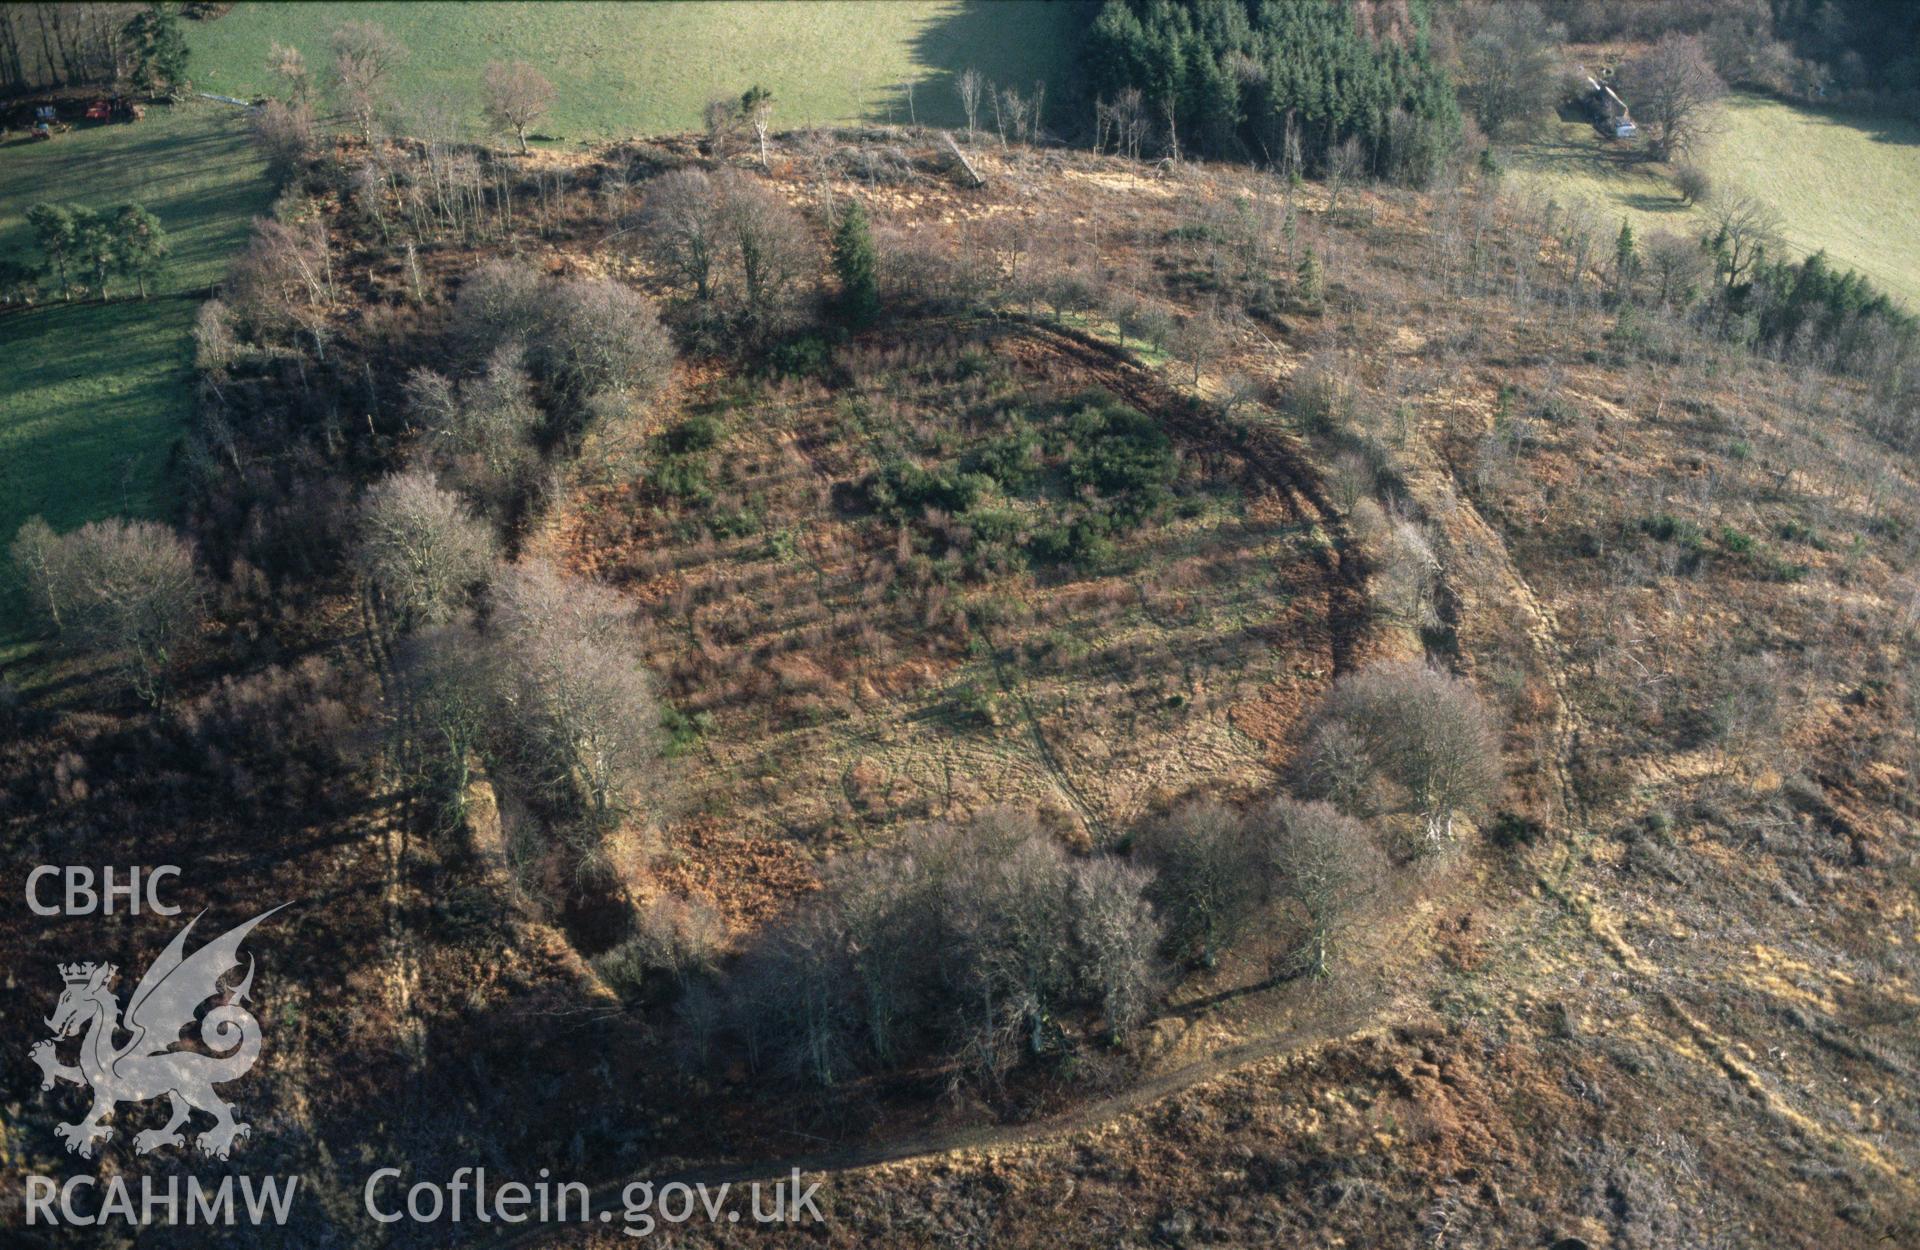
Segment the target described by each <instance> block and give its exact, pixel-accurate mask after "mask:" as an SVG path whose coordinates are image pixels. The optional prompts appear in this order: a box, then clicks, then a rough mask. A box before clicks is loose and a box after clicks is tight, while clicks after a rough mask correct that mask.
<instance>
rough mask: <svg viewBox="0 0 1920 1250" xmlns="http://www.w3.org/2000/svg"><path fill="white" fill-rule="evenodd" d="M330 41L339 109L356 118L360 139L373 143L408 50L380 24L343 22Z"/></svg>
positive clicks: (332, 73)
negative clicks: (395, 73) (395, 79)
mask: <svg viewBox="0 0 1920 1250" xmlns="http://www.w3.org/2000/svg"><path fill="white" fill-rule="evenodd" d="M327 42H328V46H329V47H330V48H331V49H332V51H333V65H332V67H331V69H330V71H329V73H328V81H329V82H330V83H331V84H332V87H333V90H334V94H335V96H336V99H337V103H338V104H339V106H340V110H341V111H342V112H343V113H346V114H347V115H348V116H349V117H351V118H352V119H353V122H354V125H355V126H356V127H358V128H359V131H360V137H361V138H362V139H364V140H365V141H366V142H368V143H372V142H373V134H374V127H375V125H376V123H377V122H378V121H379V118H380V113H381V112H382V110H384V109H385V108H386V106H387V103H388V95H389V93H390V92H391V90H392V88H393V75H394V71H395V70H397V69H398V68H399V67H400V65H401V64H402V63H403V62H404V61H405V60H406V59H407V50H406V49H405V48H404V47H402V46H401V44H400V42H399V40H397V39H395V38H394V37H393V35H392V34H390V33H389V32H388V31H387V28H386V27H384V26H382V25H380V24H379V23H378V22H366V21H351V22H342V23H341V24H340V25H339V26H338V27H336V28H335V29H334V32H333V34H332V35H330V36H329V37H328V41H327Z"/></svg>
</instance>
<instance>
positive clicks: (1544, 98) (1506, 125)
mask: <svg viewBox="0 0 1920 1250" xmlns="http://www.w3.org/2000/svg"><path fill="white" fill-rule="evenodd" d="M1469 17H1470V20H1471V29H1470V31H1469V33H1468V34H1467V38H1466V41H1465V43H1464V44H1463V45H1462V46H1461V49H1460V60H1461V67H1462V69H1463V70H1464V71H1465V79H1466V92H1465V94H1466V98H1467V102H1468V103H1469V104H1470V105H1471V106H1472V108H1473V111H1474V115H1475V116H1476V117H1477V118H1478V119H1479V121H1480V128H1481V129H1482V130H1484V131H1486V132H1487V134H1488V135H1489V136H1491V137H1493V138H1499V137H1500V136H1501V135H1503V134H1504V133H1506V131H1507V130H1508V129H1510V128H1511V127H1513V126H1514V125H1515V124H1516V123H1521V122H1525V121H1528V120H1530V119H1533V118H1537V117H1539V116H1541V115H1542V114H1544V113H1546V112H1547V110H1549V109H1550V108H1552V107H1553V97H1554V93H1555V92H1556V90H1557V89H1558V87H1559V80H1560V70H1561V62H1562V54H1561V45H1563V44H1564V43H1566V39H1567V31H1566V28H1565V27H1564V26H1561V25H1560V24H1559V23H1558V22H1550V21H1548V20H1547V16H1546V14H1544V13H1542V12H1541V11H1540V6H1539V5H1538V4H1535V3H1533V2H1532V0H1508V2H1503V3H1500V4H1490V5H1487V6H1486V7H1485V8H1481V9H1477V10H1470V11H1469Z"/></svg>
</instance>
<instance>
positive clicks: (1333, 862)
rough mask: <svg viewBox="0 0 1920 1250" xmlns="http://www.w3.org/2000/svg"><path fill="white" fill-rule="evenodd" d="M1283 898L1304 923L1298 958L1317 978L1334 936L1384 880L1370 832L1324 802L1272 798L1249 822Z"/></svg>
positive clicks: (1381, 859) (1383, 861) (1382, 862)
mask: <svg viewBox="0 0 1920 1250" xmlns="http://www.w3.org/2000/svg"><path fill="white" fill-rule="evenodd" d="M1252 820H1253V823H1254V824H1255V825H1256V826H1257V827H1258V828H1259V830H1260V833H1261V838H1262V841H1263V843H1264V845H1265V848H1266V853H1267V855H1268V857H1269V859H1270V861H1271V863H1272V865H1273V872H1274V875H1275V876H1276V878H1277V879H1278V881H1279V889H1280V891H1281V893H1282V894H1284V895H1285V897H1287V898H1288V899H1290V900H1291V901H1293V902H1294V903H1295V904H1296V905H1297V906H1298V907H1299V908H1300V911H1301V913H1302V914H1303V916H1304V917H1305V920H1306V934H1305V937H1304V940H1303V941H1302V943H1301V947H1300V954H1301V956H1303V957H1304V958H1305V960H1306V961H1307V967H1308V969H1309V970H1310V971H1311V972H1312V973H1313V974H1314V975H1316V976H1325V975H1326V974H1327V972H1328V957H1329V954H1330V947H1331V944H1332V940H1333V937H1334V935H1335V934H1336V933H1338V932H1339V930H1340V928H1341V926H1342V925H1343V924H1344V923H1345V922H1346V921H1348V920H1349V919H1350V918H1351V917H1352V915H1353V913H1354V911H1355V909H1356V908H1358V907H1359V905H1360V904H1361V903H1362V902H1363V901H1364V900H1365V899H1366V898H1367V897H1368V896H1369V895H1370V894H1372V893H1373V892H1374V891H1375V890H1377V889H1378V888H1379V884H1380V882H1381V881H1382V880H1384V879H1385V876H1386V868H1387V865H1386V857H1385V856H1384V855H1382V854H1381V852H1380V847H1379V844H1378V842H1376V840H1375V839H1374V836H1373V831H1372V830H1370V829H1368V828H1367V826H1365V825H1364V824H1362V823H1360V822H1359V821H1358V820H1355V819H1354V818H1353V817H1351V816H1347V815H1344V814H1342V813H1341V812H1340V811H1338V810H1337V809H1335V808H1333V807H1331V806H1329V805H1328V804H1326V803H1300V802H1296V801H1295V800H1293V799H1288V798H1276V799H1273V800H1272V801H1270V802H1269V803H1267V804H1266V806H1265V807H1263V808H1261V809H1260V811H1259V812H1257V813H1256V814H1255V815H1254V817H1253V818H1252Z"/></svg>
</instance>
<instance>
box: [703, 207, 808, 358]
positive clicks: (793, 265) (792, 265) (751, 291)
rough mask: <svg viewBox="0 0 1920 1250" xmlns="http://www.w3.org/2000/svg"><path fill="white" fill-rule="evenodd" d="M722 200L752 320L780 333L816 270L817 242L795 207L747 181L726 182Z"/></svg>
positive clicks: (742, 293) (742, 291) (748, 313)
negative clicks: (804, 279) (805, 279)
mask: <svg viewBox="0 0 1920 1250" xmlns="http://www.w3.org/2000/svg"><path fill="white" fill-rule="evenodd" d="M722 196H723V205H724V208H723V211H724V213H725V220H726V226H727V232H728V235H729V241H730V243H731V245H732V248H733V251H734V256H735V258H736V259H737V260H738V262H739V265H740V283H741V295H742V297H743V299H744V300H745V304H746V313H747V316H748V317H749V318H750V319H751V320H752V321H753V322H754V323H755V324H756V325H757V326H759V327H760V328H761V329H762V330H766V331H772V330H778V329H780V328H781V327H783V326H784V325H785V323H786V322H787V321H788V319H789V317H790V316H791V314H792V312H793V296H794V294H795V284H796V283H797V282H798V281H799V279H800V277H801V276H802V275H803V274H805V273H806V272H808V270H809V269H810V267H811V264H812V256H811V251H812V236H811V235H810V234H809V233H808V232H807V228H806V224H805V223H804V222H802V221H801V220H800V215H799V214H798V213H796V212H795V211H794V209H793V206H792V205H790V204H788V203H787V201H786V200H785V199H783V198H781V197H780V196H779V195H777V194H775V193H774V192H773V191H771V190H769V189H768V188H766V187H765V186H762V185H761V184H760V183H758V182H754V181H751V180H750V179H749V178H748V177H745V176H741V175H732V176H729V177H727V178H725V179H724V180H722Z"/></svg>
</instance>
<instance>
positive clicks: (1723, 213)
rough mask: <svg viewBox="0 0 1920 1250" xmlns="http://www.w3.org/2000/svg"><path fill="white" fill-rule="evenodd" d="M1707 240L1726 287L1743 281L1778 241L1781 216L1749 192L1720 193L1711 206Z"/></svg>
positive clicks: (1730, 287)
mask: <svg viewBox="0 0 1920 1250" xmlns="http://www.w3.org/2000/svg"><path fill="white" fill-rule="evenodd" d="M1712 221H1713V234H1712V235H1711V236H1710V237H1709V239H1708V244H1709V246H1710V247H1711V248H1712V258H1713V263H1714V266H1715V268H1716V269H1717V270H1718V272H1719V275H1720V277H1721V279H1722V280H1723V281H1724V282H1725V283H1726V285H1727V288H1728V289H1729V290H1731V289H1732V288H1734V287H1736V286H1738V285H1739V284H1740V283H1741V282H1743V281H1745V280H1746V278H1747V275H1748V274H1749V273H1750V272H1751V271H1752V270H1753V267H1754V265H1755V264H1756V263H1757V262H1758V261H1759V260H1760V259H1761V258H1762V257H1763V256H1765V255H1766V253H1767V252H1768V251H1769V250H1770V249H1772V248H1774V247H1775V246H1777V245H1778V244H1779V242H1780V219H1779V217H1778V216H1776V215H1775V214H1774V211H1773V209H1771V208H1769V207H1768V206H1767V205H1766V204H1765V203H1763V202H1762V201H1760V200H1758V199H1755V198H1754V197H1753V196H1750V195H1729V196H1723V197H1722V198H1721V199H1719V200H1718V201H1716V202H1715V204H1714V205H1713V218H1712Z"/></svg>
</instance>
